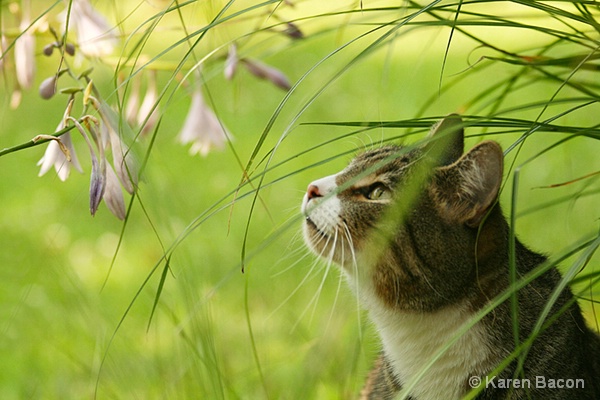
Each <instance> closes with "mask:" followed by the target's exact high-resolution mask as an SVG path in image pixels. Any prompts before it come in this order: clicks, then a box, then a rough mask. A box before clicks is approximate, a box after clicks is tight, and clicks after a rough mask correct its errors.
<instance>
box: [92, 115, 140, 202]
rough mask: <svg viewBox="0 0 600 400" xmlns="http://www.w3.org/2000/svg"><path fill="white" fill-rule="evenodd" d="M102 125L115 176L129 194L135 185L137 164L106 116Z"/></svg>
mask: <svg viewBox="0 0 600 400" xmlns="http://www.w3.org/2000/svg"><path fill="white" fill-rule="evenodd" d="M103 122H104V124H103V125H102V127H101V129H102V136H103V139H104V140H106V139H108V142H109V143H110V147H111V150H112V156H113V165H114V166H115V169H116V170H117V176H118V178H119V180H120V181H121V184H122V185H123V187H124V188H125V190H126V191H127V193H129V194H133V191H134V189H135V187H136V186H137V174H138V171H137V164H136V162H135V159H134V157H133V153H132V152H131V151H130V150H129V149H128V148H127V146H126V145H125V143H123V140H121V138H120V137H119V135H118V134H117V132H116V131H115V129H114V127H113V126H112V125H111V123H110V120H109V119H108V118H103Z"/></svg>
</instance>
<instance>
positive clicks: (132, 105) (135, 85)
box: [125, 78, 141, 126]
mask: <svg viewBox="0 0 600 400" xmlns="http://www.w3.org/2000/svg"><path fill="white" fill-rule="evenodd" d="M129 82H130V83H131V89H130V91H129V97H128V99H127V103H125V121H127V122H128V123H129V124H130V125H131V126H133V125H135V124H136V123H137V118H138V113H139V110H140V86H141V81H140V79H139V78H137V79H133V81H131V80H130V81H129Z"/></svg>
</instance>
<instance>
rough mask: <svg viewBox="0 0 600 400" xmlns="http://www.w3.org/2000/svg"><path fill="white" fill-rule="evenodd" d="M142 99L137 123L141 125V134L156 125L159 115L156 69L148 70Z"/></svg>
mask: <svg viewBox="0 0 600 400" xmlns="http://www.w3.org/2000/svg"><path fill="white" fill-rule="evenodd" d="M150 72H151V73H150V77H149V78H148V85H147V86H146V93H145V94H144V99H143V100H142V104H141V105H140V108H139V110H138V115H137V123H138V125H139V126H141V129H142V131H141V132H142V134H146V133H148V132H150V131H151V130H152V129H154V127H155V126H156V123H157V122H158V117H159V111H158V104H157V103H158V93H157V91H156V71H150Z"/></svg>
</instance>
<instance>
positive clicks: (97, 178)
mask: <svg viewBox="0 0 600 400" xmlns="http://www.w3.org/2000/svg"><path fill="white" fill-rule="evenodd" d="M91 155H92V175H91V177H90V213H91V214H92V215H96V211H98V206H99V205H100V202H101V201H102V197H103V196H104V190H105V189H106V164H105V162H104V159H100V163H98V159H97V158H96V154H94V152H93V151H92V152H91Z"/></svg>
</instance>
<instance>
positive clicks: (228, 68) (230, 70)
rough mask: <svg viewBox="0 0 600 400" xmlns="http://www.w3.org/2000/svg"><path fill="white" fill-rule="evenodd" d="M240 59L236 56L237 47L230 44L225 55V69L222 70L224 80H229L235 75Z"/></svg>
mask: <svg viewBox="0 0 600 400" xmlns="http://www.w3.org/2000/svg"><path fill="white" fill-rule="evenodd" d="M239 61H240V59H239V58H238V55H237V46H236V45H235V43H234V44H232V45H231V46H229V52H228V53H227V59H226V60H225V69H224V70H223V74H224V75H225V79H227V80H231V79H233V76H234V75H235V72H236V70H237V66H238V62H239Z"/></svg>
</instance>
